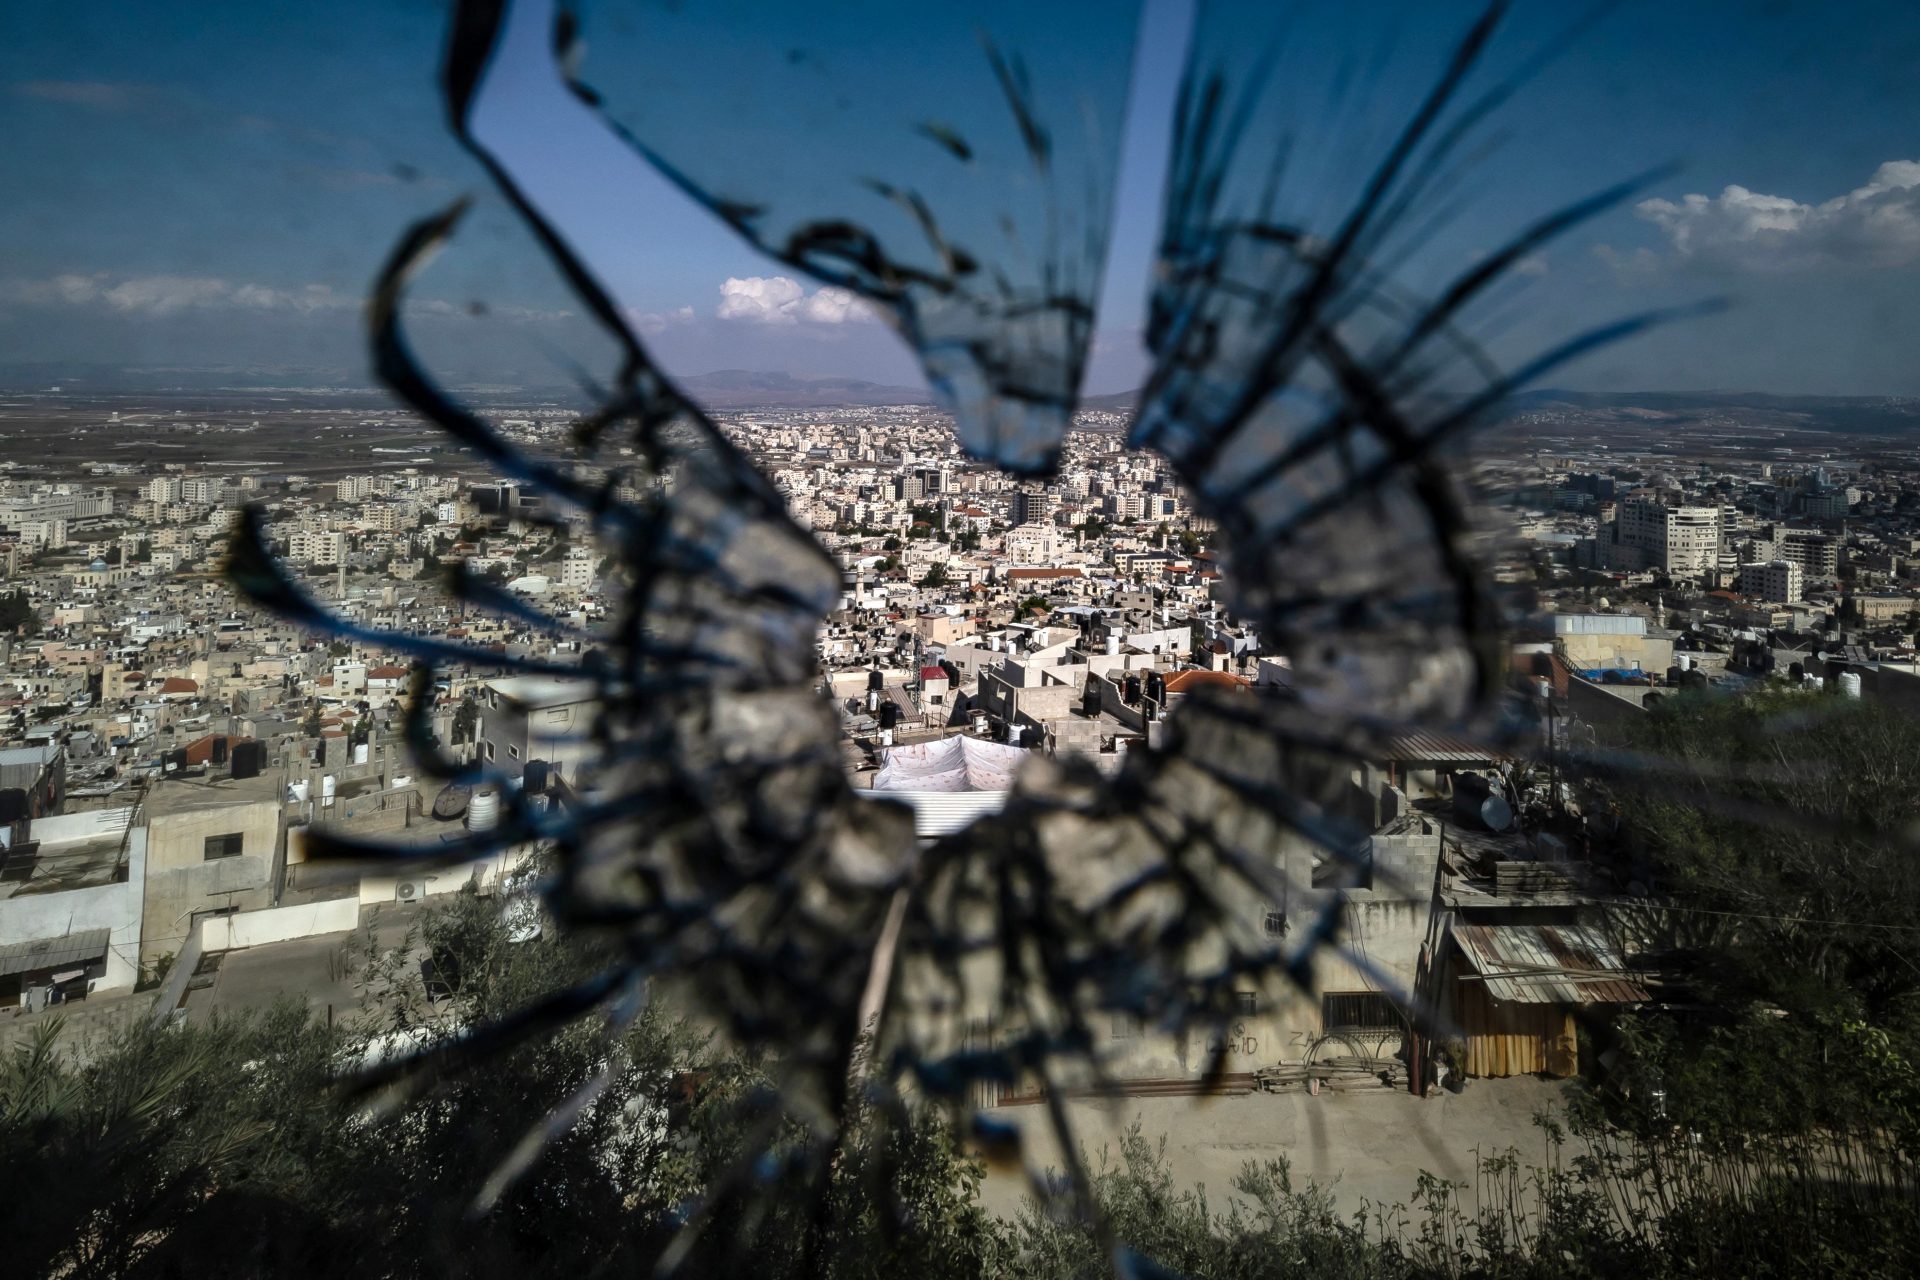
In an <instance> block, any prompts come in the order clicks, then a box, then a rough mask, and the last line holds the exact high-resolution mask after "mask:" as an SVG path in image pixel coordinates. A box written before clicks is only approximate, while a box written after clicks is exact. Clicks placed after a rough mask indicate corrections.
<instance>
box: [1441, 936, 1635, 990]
mask: <svg viewBox="0 0 1920 1280" xmlns="http://www.w3.org/2000/svg"><path fill="white" fill-rule="evenodd" d="M1453 939H1454V941H1455V942H1457V943H1459V944H1460V953H1461V954H1462V955H1463V956H1465V957H1466V960H1467V963H1468V964H1469V965H1470V966H1472V968H1473V971H1474V972H1475V973H1477V974H1479V975H1480V976H1481V977H1483V978H1485V979H1486V985H1487V994H1488V995H1490V996H1492V997H1493V998H1494V999H1495V1000H1506V1001H1510V1002H1513V1003H1516V1004H1633V1003H1636V1002H1638V1001H1641V1000H1645V999H1647V998H1648V996H1647V990H1646V988H1645V987H1643V986H1641V985H1640V984H1639V983H1638V982H1636V981H1634V980H1633V978H1632V977H1631V975H1629V974H1628V973H1627V969H1626V966H1625V965H1624V964H1623V963H1622V962H1621V960H1620V953H1619V952H1617V951H1615V950H1614V949H1613V946H1612V944H1611V943H1609V942H1608V941H1607V940H1606V939H1605V938H1604V937H1602V936H1601V935H1600V932H1599V930H1597V929H1594V928H1592V927H1591V926H1588V925H1571V924H1465V923H1461V922H1458V921H1456V922H1455V923H1454V926H1453Z"/></svg>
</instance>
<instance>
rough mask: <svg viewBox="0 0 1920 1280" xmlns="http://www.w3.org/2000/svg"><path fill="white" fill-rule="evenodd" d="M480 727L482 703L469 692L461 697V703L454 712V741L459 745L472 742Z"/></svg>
mask: <svg viewBox="0 0 1920 1280" xmlns="http://www.w3.org/2000/svg"><path fill="white" fill-rule="evenodd" d="M479 728H480V704H479V703H477V702H475V701H474V700H473V695H472V694H468V695H467V696H466V697H463V698H461V699H460V705H459V706H458V707H457V708H455V709H454V713H453V741H454V745H456V746H458V745H459V744H461V743H463V742H472V741H473V736H474V734H475V733H477V732H478V731H479Z"/></svg>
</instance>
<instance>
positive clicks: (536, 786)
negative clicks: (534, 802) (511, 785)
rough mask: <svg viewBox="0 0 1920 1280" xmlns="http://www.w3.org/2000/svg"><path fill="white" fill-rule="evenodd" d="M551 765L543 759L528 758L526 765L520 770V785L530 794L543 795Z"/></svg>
mask: <svg viewBox="0 0 1920 1280" xmlns="http://www.w3.org/2000/svg"><path fill="white" fill-rule="evenodd" d="M552 768H553V766H551V765H549V764H548V763H547V762H546V761H545V760H529V761H527V767H526V768H525V769H522V770H521V771H520V786H521V789H522V790H523V791H525V792H526V793H527V794H528V795H530V796H537V795H543V794H545V793H546V790H547V775H548V774H549V773H550V772H551V771H552Z"/></svg>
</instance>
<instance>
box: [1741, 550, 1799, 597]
mask: <svg viewBox="0 0 1920 1280" xmlns="http://www.w3.org/2000/svg"><path fill="white" fill-rule="evenodd" d="M1805 583H1806V571H1805V570H1804V569H1802V568H1801V567H1800V566H1799V565H1797V564H1795V563H1794V562H1793V561H1791V560H1769V561H1767V562H1766V563H1765V564H1743V565H1741V566H1740V594H1741V595H1743V596H1753V597H1755V598H1757V599H1760V600H1765V601H1767V602H1769V603H1778V604H1793V603H1794V602H1795V601H1797V600H1799V599H1800V597H1801V596H1802V595H1803V594H1805Z"/></svg>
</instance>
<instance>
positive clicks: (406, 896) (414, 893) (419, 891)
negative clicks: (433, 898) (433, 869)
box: [393, 880, 427, 902]
mask: <svg viewBox="0 0 1920 1280" xmlns="http://www.w3.org/2000/svg"><path fill="white" fill-rule="evenodd" d="M426 896H427V882H426V881H424V880H402V881H400V882H399V883H397V884H395V885H394V886H393V900H394V901H395V902H418V901H420V899H422V898H424V897H426Z"/></svg>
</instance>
